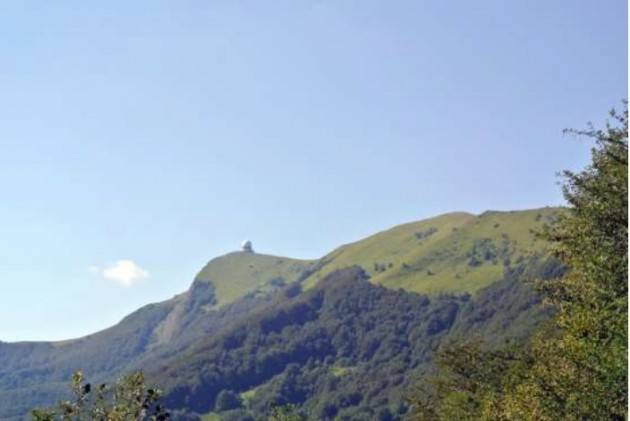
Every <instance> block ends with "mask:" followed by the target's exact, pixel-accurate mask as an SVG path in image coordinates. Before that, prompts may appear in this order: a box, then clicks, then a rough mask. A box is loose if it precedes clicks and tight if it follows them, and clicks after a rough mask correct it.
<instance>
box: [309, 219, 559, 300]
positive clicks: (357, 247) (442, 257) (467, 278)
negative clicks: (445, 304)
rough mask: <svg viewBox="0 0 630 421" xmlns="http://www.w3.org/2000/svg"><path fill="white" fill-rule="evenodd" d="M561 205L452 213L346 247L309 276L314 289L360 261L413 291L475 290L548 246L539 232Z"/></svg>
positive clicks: (379, 278) (374, 275)
mask: <svg viewBox="0 0 630 421" xmlns="http://www.w3.org/2000/svg"><path fill="white" fill-rule="evenodd" d="M558 212H561V210H560V209H558V208H542V209H533V210H526V211H514V212H485V213H483V214H481V215H478V216H477V215H472V214H468V213H450V214H445V215H441V216H438V217H435V218H431V219H426V220H423V221H419V222H413V223H409V224H404V225H399V226H396V227H394V228H392V229H389V230H387V231H383V232H380V233H377V234H375V235H373V236H370V237H368V238H365V239H363V240H359V241H357V242H355V243H351V244H348V245H345V246H342V247H340V248H338V249H336V250H334V251H333V252H332V253H330V254H329V255H327V256H325V257H324V258H323V261H324V262H327V263H325V264H324V265H323V267H322V268H321V269H320V270H318V271H317V272H315V273H313V274H312V275H311V276H310V277H309V278H307V279H306V280H305V287H306V288H309V287H312V286H313V285H314V284H315V283H317V281H318V280H320V279H322V278H323V277H324V276H326V274H328V273H330V272H332V271H333V270H336V269H339V268H342V267H347V266H350V265H353V264H357V265H359V266H361V267H363V268H364V269H365V270H366V271H367V272H368V273H369V274H370V276H371V281H372V282H375V283H379V284H382V285H384V286H387V287H390V288H404V289H406V290H410V291H416V292H423V293H434V292H471V293H472V292H475V291H477V290H479V289H480V288H483V287H485V286H487V285H489V284H491V283H492V282H494V281H496V280H498V279H500V278H501V276H502V274H503V267H504V263H506V262H508V261H509V262H510V263H514V262H517V261H518V260H519V258H521V257H526V256H528V255H531V254H533V253H540V252H543V251H544V250H545V248H546V247H547V244H546V243H545V242H544V241H543V240H540V239H538V238H537V236H536V234H535V233H536V232H537V231H540V230H541V229H542V227H543V225H544V224H546V223H550V222H551V220H552V218H553V216H554V215H556V214H557V213H558Z"/></svg>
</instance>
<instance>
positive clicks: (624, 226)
mask: <svg viewBox="0 0 630 421" xmlns="http://www.w3.org/2000/svg"><path fill="white" fill-rule="evenodd" d="M625 105H626V109H625V111H624V113H622V114H616V113H614V112H613V113H612V114H611V115H612V117H613V119H614V125H608V126H607V127H606V129H605V130H594V129H592V128H591V129H589V130H588V131H580V132H573V133H577V134H580V135H586V136H589V137H591V138H594V139H595V142H596V145H595V147H594V148H593V150H592V163H591V165H589V166H588V167H587V168H586V169H585V170H583V171H582V172H579V173H573V172H569V171H567V172H565V173H564V175H565V177H566V184H565V186H564V194H565V197H566V199H567V201H568V202H569V204H570V205H571V207H570V209H569V211H568V212H566V213H564V214H562V215H559V216H558V221H557V223H556V224H554V225H552V226H550V227H549V228H548V229H547V230H546V231H545V233H544V234H543V235H544V237H545V238H546V239H548V240H549V241H551V242H552V243H553V252H554V253H555V255H556V256H557V257H558V258H559V259H560V260H562V261H563V262H564V264H566V265H567V266H568V267H569V268H570V271H568V272H567V274H566V275H565V276H562V277H551V278H547V279H544V280H541V281H539V283H538V285H539V287H540V289H541V290H542V291H543V292H544V293H545V294H546V297H548V301H549V303H550V304H553V306H554V308H556V309H557V313H556V315H555V317H554V318H553V319H552V320H551V321H550V323H548V324H546V325H545V326H544V327H543V328H541V330H540V331H539V332H538V333H537V334H536V335H535V336H534V337H533V339H532V340H531V341H530V343H529V344H528V345H527V346H525V347H516V348H514V347H504V348H500V349H498V350H497V349H496V348H494V349H492V348H489V347H487V346H486V347H485V348H484V347H482V346H480V344H466V343H464V344H463V345H462V344H461V343H460V344H459V345H455V346H453V347H451V348H446V349H444V350H442V352H441V353H440V355H439V357H438V366H439V369H438V371H437V374H436V375H434V377H433V378H432V380H431V382H430V385H431V386H430V387H425V388H423V389H422V388H421V390H418V391H417V392H416V393H415V394H414V397H413V398H412V401H413V404H414V407H415V409H416V411H415V413H416V417H417V419H421V420H424V419H431V420H440V419H442V420H451V419H462V420H466V419H471V420H472V419H475V420H477V419H479V420H549V421H551V420H565V419H566V420H578V419H579V420H591V419H593V420H595V419H597V420H600V419H601V420H604V419H610V420H624V419H626V418H627V393H628V389H627V385H628V373H627V364H628V359H627V354H628V349H627V340H628V337H627V323H628V301H627V294H628V243H627V238H628V202H627V199H628V161H627V157H628V112H627V103H626V104H625Z"/></svg>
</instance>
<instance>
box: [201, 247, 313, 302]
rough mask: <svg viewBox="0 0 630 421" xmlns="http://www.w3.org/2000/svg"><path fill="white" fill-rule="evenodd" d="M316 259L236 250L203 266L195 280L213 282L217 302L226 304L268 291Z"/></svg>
mask: <svg viewBox="0 0 630 421" xmlns="http://www.w3.org/2000/svg"><path fill="white" fill-rule="evenodd" d="M313 263H314V262H313V261H310V260H298V259H290V258H287V257H277V256H269V255H266V254H258V253H248V252H235V253H229V254H226V255H224V256H221V257H217V258H216V259H212V260H211V261H210V262H208V264H206V266H205V267H204V268H203V269H201V271H200V272H199V274H198V275H197V277H196V278H195V282H210V283H211V284H212V285H213V286H214V288H215V297H216V300H217V303H216V305H217V306H222V305H224V304H228V303H231V302H233V301H234V300H236V299H237V298H239V297H241V296H243V295H245V294H247V293H255V292H265V291H266V290H267V289H273V288H274V287H277V286H280V285H282V284H283V283H290V282H294V281H295V280H297V278H298V277H299V276H300V275H301V274H302V273H303V272H304V271H305V270H306V269H308V268H309V267H310V266H311V265H312V264H313Z"/></svg>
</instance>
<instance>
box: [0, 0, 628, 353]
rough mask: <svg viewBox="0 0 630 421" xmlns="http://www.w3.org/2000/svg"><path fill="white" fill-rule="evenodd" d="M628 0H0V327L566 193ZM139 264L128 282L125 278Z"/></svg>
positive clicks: (36, 332)
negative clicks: (412, 224)
mask: <svg viewBox="0 0 630 421" xmlns="http://www.w3.org/2000/svg"><path fill="white" fill-rule="evenodd" d="M626 17H627V10H626V2H624V1H621V0H610V1H597V2H593V1H576V0H571V1H569V0H566V1H548V0H545V1H518V2H512V1H511V2H506V1H504V0H496V1H475V2H472V1H468V0H462V1H449V2H445V1H438V0H435V1H394V2H383V1H354V2H353V1H347V2H338V1H301V2H295V1H286V2H283V1H273V2H269V1H213V2H210V1H178V2H173V1H163V2H162V1H155V0H151V1H136V2H127V1H108V2H86V1H61V2H49V1H39V2H29V1H24V2H2V3H0V92H1V95H0V146H1V149H0V203H2V205H1V206H0V233H1V235H2V241H1V242H0V283H1V285H2V294H0V340H5V341H8V340H11V341H12V340H26V339H29V340H34V339H62V338H69V337H76V336H80V335H83V334H87V333H90V332H93V331H95V330H98V329H101V328H104V327H107V326H109V325H111V324H113V323H115V322H117V321H118V320H119V319H120V318H122V317H123V316H124V315H125V314H127V313H129V312H130V311H132V310H134V309H136V308H138V307H139V306H141V305H143V304H146V303H149V302H152V301H157V300H162V299H166V298H169V297H171V296H172V295H173V294H175V293H179V292H182V291H183V290H185V289H186V288H187V287H188V285H189V284H190V282H191V280H192V278H193V276H194V275H195V273H196V271H197V270H199V269H200V267H201V266H202V265H203V264H205V262H206V261H207V260H209V259H210V258H212V257H214V256H217V255H220V254H223V253H225V252H228V251H231V250H234V249H236V248H238V246H239V244H240V242H241V241H242V240H243V239H245V238H250V239H251V240H253V242H254V246H255V248H256V249H257V250H258V251H260V252H265V253H271V254H279V255H288V256H294V257H308V258H315V257H319V256H321V255H323V254H324V253H326V252H328V251H330V250H331V249H332V248H334V247H336V246H338V245H339V244H341V243H346V242H350V241H353V240H356V239H358V238H361V237H363V236H366V235H369V234H371V233H373V232H375V231H378V230H381V229H384V228H387V227H389V226H392V225H395V224H398V223H402V222H406V221H410V220H417V219H421V218H425V217H429V216H432V215H436V214H439V213H443V212H448V211H455V210H465V211H470V212H481V211H483V210H486V209H505V210H507V209H521V208H532V207H539V206H544V205H558V204H562V203H563V202H562V197H561V194H560V189H559V187H558V185H557V182H558V178H557V177H556V172H557V171H559V170H561V169H564V168H574V169H577V168H580V167H582V166H583V165H585V163H586V162H587V161H588V148H589V145H588V143H585V142H583V141H578V140H575V139H573V138H571V137H567V136H563V135H562V129H564V128H566V127H577V128H581V127H584V125H585V123H586V122H588V121H593V122H595V123H601V122H602V121H603V119H604V118H605V113H606V112H607V110H609V109H610V108H611V107H613V106H615V105H618V104H619V102H620V100H621V99H622V98H624V97H626V96H627V71H628V69H627V38H626V37H627V35H626V33H627V21H626ZM135 281H138V282H135Z"/></svg>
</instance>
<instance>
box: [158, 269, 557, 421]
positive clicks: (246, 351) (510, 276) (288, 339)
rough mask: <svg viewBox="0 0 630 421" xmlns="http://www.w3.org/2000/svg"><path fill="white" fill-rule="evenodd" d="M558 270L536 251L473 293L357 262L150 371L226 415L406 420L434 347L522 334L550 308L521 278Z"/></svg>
mask: <svg viewBox="0 0 630 421" xmlns="http://www.w3.org/2000/svg"><path fill="white" fill-rule="evenodd" d="M563 271H564V269H563V267H562V265H560V264H559V263H558V262H556V261H553V260H547V259H537V258H533V259H530V260H529V261H527V262H523V263H522V264H520V265H518V266H516V267H514V268H512V269H507V270H506V273H505V278H504V279H503V280H501V281H499V282H497V283H495V284H493V285H492V286H491V287H488V288H487V289H485V290H482V291H480V293H479V294H478V295H476V296H474V297H472V296H470V295H467V294H466V295H450V294H440V295H437V296H426V295H419V294H416V293H410V292H406V291H404V290H391V289H387V288H384V287H381V286H377V285H373V284H371V283H370V282H367V276H366V274H365V272H364V271H363V270H361V269H360V268H352V269H345V270H340V271H337V272H333V273H332V274H330V275H329V276H327V277H326V278H324V279H323V280H322V281H321V282H320V283H318V285H317V286H316V287H314V288H312V289H310V290H308V291H307V292H306V293H303V294H299V295H297V296H295V297H293V298H292V299H289V300H287V299H286V298H287V297H286V296H282V295H281V296H280V297H279V298H278V300H277V302H276V303H273V304H271V305H268V306H266V307H265V308H262V309H260V310H258V311H254V314H251V315H249V316H248V317H246V318H244V319H242V320H240V321H238V322H235V323H233V324H232V325H230V326H227V327H226V328H224V329H223V330H222V331H221V332H220V333H218V334H217V335H215V336H213V337H209V338H207V339H204V340H202V341H200V342H199V343H197V344H195V346H193V347H192V348H191V349H190V350H189V351H187V352H186V353H185V355H183V356H179V357H178V358H177V360H176V361H169V362H168V363H166V364H164V365H161V366H158V367H157V370H155V371H153V372H150V373H149V374H150V378H151V379H152V380H154V381H155V382H157V383H159V384H161V385H163V386H164V387H165V388H166V390H167V397H166V401H165V402H166V404H167V405H168V406H169V407H170V408H175V409H185V410H189V411H194V412H196V413H197V414H208V413H219V415H220V416H221V419H227V420H230V419H234V420H244V419H264V417H265V415H266V414H267V413H268V412H269V410H270V408H271V407H273V405H286V404H294V405H297V406H298V407H299V408H300V411H302V412H303V413H304V414H308V418H309V419H322V420H327V419H341V420H354V419H381V420H392V419H402V417H404V416H405V414H407V412H408V410H409V408H408V405H407V403H406V399H405V393H406V391H407V390H408V389H409V388H410V387H411V385H413V383H414V381H416V379H417V376H419V375H421V374H423V373H426V372H427V371H429V370H430V369H431V359H432V354H433V352H434V351H435V350H436V349H437V348H438V347H440V346H441V345H442V344H445V343H449V342H450V341H455V340H457V339H459V338H460V337H461V336H470V335H471V332H474V335H478V336H479V337H480V338H482V339H484V340H486V341H488V342H490V343H497V344H502V343H504V341H505V340H507V339H512V340H515V341H519V340H521V339H523V338H526V337H528V335H529V334H530V333H531V332H532V330H533V329H534V328H535V327H536V326H537V325H538V324H539V323H540V322H541V321H543V320H545V319H546V318H547V317H549V315H550V314H551V311H552V310H551V308H550V307H548V306H544V305H541V303H540V299H539V297H538V296H537V295H536V294H535V293H534V291H533V289H532V286H531V285H530V284H529V283H528V282H527V281H528V280H532V279H534V278H540V277H546V278H551V277H557V276H560V275H561V274H562V273H563ZM226 396H229V397H230V399H228V398H226ZM226 402H229V403H226Z"/></svg>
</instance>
